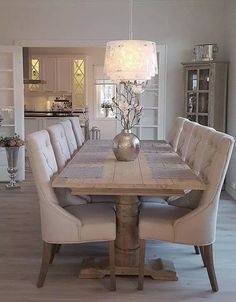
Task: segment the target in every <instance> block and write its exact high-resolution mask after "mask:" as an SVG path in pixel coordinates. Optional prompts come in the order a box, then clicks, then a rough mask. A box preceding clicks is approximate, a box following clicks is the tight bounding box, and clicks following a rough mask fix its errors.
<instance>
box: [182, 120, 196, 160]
mask: <svg viewBox="0 0 236 302" xmlns="http://www.w3.org/2000/svg"><path fill="white" fill-rule="evenodd" d="M196 125H197V123H195V122H191V121H189V120H186V121H185V122H184V124H183V129H182V131H181V133H180V136H179V140H178V144H177V153H178V154H179V155H180V157H181V158H182V160H184V161H185V159H186V155H187V152H188V147H189V142H190V138H191V136H192V132H193V129H194V127H195V126H196Z"/></svg>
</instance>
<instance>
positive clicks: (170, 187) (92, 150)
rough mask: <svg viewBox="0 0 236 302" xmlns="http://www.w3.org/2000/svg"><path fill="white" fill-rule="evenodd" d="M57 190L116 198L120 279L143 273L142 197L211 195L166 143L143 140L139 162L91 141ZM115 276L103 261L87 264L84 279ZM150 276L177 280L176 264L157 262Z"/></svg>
mask: <svg viewBox="0 0 236 302" xmlns="http://www.w3.org/2000/svg"><path fill="white" fill-rule="evenodd" d="M52 186H53V187H54V188H69V189H70V190H71V192H72V194H73V195H85V194H86V195H112V196H114V202H115V203H116V217H117V231H116V241H115V246H116V274H117V275H137V274H138V253H139V240H138V214H139V206H140V203H141V202H140V198H139V196H182V195H184V192H185V190H205V189H206V188H207V185H206V184H205V183H204V181H203V180H202V179H201V178H200V177H199V176H197V175H196V174H195V173H194V171H193V170H192V169H191V168H190V167H189V166H188V165H187V164H186V163H185V162H183V161H182V160H181V158H180V156H179V155H178V154H177V153H176V152H174V151H173V149H172V147H171V146H170V145H169V144H168V143H167V142H165V141H143V142H141V150H140V153H139V155H138V157H137V158H136V159H135V160H134V161H129V162H125V161H117V160H116V158H115V156H114V154H113V151H112V141H110V140H90V141H87V142H86V143H85V144H84V145H83V147H82V148H81V149H80V150H79V151H78V152H77V153H76V154H75V155H74V157H73V158H72V159H71V160H70V161H69V162H68V164H67V165H66V166H65V168H64V169H63V170H62V171H61V172H60V173H59V174H58V175H56V176H55V177H54V179H53V181H52ZM107 274H109V269H108V266H107V265H106V264H104V263H99V261H94V263H93V261H91V262H90V263H88V262H86V264H85V265H84V266H83V269H81V271H80V277H82V278H83V277H84V278H89V277H91V278H94V277H103V276H104V275H107ZM145 275H149V276H151V277H152V278H154V279H159V280H177V275H176V271H175V267H174V264H173V263H172V262H171V261H168V260H163V259H160V258H159V259H157V260H155V261H153V260H152V259H151V260H150V261H149V263H147V265H146V267H145Z"/></svg>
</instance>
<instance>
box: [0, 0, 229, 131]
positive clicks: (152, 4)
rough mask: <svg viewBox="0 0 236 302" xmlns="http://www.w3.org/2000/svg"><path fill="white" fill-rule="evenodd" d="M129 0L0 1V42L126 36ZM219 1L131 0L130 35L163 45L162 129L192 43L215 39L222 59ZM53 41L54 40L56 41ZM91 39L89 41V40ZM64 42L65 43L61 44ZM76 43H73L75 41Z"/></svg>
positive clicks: (175, 107) (170, 116) (177, 110)
mask: <svg viewBox="0 0 236 302" xmlns="http://www.w3.org/2000/svg"><path fill="white" fill-rule="evenodd" d="M128 4H129V2H128V0H119V1H116V0H87V1H85V0H67V1H65V0H41V1H38V0H21V1H19V0H8V1H0V29H1V30H0V44H13V43H14V42H15V41H23V40H26V41H27V40H35V46H39V44H40V42H39V41H40V40H41V41H44V45H45V43H46V42H47V41H48V43H49V44H50V43H52V42H54V45H55V43H57V41H58V43H59V44H60V41H68V46H72V45H73V43H74V42H73V41H79V40H83V39H86V40H93V41H94V44H95V45H98V44H99V43H100V42H99V41H100V40H103V41H108V40H111V39H126V38H128V25H129V24H128V23H129V17H128V15H129V9H128ZM224 16H225V1H224V0H134V11H133V23H134V25H133V38H134V39H147V40H153V41H157V42H159V43H160V44H166V45H167V54H168V55H167V63H168V70H167V71H168V72H167V120H166V127H167V133H169V130H170V128H171V126H172V123H173V120H174V118H175V117H176V116H178V115H181V114H183V80H182V68H181V64H180V63H181V62H182V61H187V60H191V59H192V49H193V45H194V44H199V43H204V42H205V43H206V42H214V43H217V44H218V45H219V48H220V53H219V55H218V58H224V47H223V45H224ZM55 41H56V42H55ZM91 44H93V42H92V43H91ZM64 46H66V45H64ZM77 46H78V45H77Z"/></svg>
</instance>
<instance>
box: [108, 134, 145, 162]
mask: <svg viewBox="0 0 236 302" xmlns="http://www.w3.org/2000/svg"><path fill="white" fill-rule="evenodd" d="M112 150H113V152H114V154H115V157H116V159H117V160H119V161H132V160H135V158H136V157H137V156H138V154H139V150H140V141H139V138H138V137H137V136H136V135H135V134H133V133H131V130H122V131H121V132H120V133H119V134H118V135H116V136H115V137H114V139H113V148H112Z"/></svg>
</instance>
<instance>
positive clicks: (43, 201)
mask: <svg viewBox="0 0 236 302" xmlns="http://www.w3.org/2000/svg"><path fill="white" fill-rule="evenodd" d="M27 150H28V153H29V159H30V163H31V167H32V171H33V175H34V179H35V183H36V186H37V191H38V195H39V204H40V213H41V232H42V240H43V255H42V265H41V270H40V274H39V278H38V282H37V287H42V286H43V283H44V281H45V278H46V275H47V270H48V266H49V263H51V262H52V261H53V257H54V252H55V249H56V247H57V245H60V244H73V243H82V242H97V241H109V255H110V268H111V289H113V290H115V255H114V240H115V237H116V217H115V213H114V209H113V207H112V206H108V205H104V204H85V205H78V206H75V205H73V206H67V207H66V208H62V207H61V206H60V204H59V202H58V199H57V196H56V194H55V193H54V190H53V189H52V186H51V179H52V177H53V175H54V174H55V173H56V172H57V164H56V159H55V156H54V152H53V149H52V146H51V143H50V138H49V135H48V132H47V131H45V130H43V131H39V132H35V133H32V134H30V135H29V136H28V137H27Z"/></svg>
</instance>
